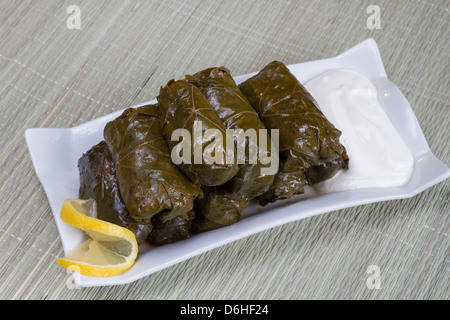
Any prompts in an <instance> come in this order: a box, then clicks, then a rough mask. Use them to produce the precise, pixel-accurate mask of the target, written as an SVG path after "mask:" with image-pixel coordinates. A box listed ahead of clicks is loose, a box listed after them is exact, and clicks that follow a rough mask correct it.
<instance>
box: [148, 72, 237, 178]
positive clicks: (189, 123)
mask: <svg viewBox="0 0 450 320" xmlns="http://www.w3.org/2000/svg"><path fill="white" fill-rule="evenodd" d="M157 99H158V109H159V114H160V116H161V122H162V134H163V136H164V137H165V139H166V141H167V144H168V145H169V148H170V149H171V150H174V148H176V147H177V145H179V143H178V141H172V134H173V133H174V132H175V130H179V129H185V130H187V131H188V133H189V136H190V138H191V139H192V140H193V143H190V141H185V140H184V138H183V140H182V142H188V143H189V148H187V149H188V150H184V149H183V152H182V153H183V157H187V159H186V161H183V162H180V163H178V164H177V165H178V167H179V168H180V169H181V170H182V171H183V172H184V173H185V174H186V176H188V177H189V178H190V179H191V180H192V181H193V182H194V183H195V184H197V185H202V186H218V185H222V184H224V183H225V182H227V181H229V180H230V179H231V178H232V177H234V176H235V175H236V173H237V171H238V170H239V167H238V165H237V164H236V163H227V162H226V148H225V145H224V143H223V140H222V141H220V140H217V136H205V137H204V136H202V135H203V133H205V134H206V133H207V132H210V131H213V132H218V133H219V134H220V136H221V137H222V138H223V137H225V135H226V132H225V131H226V128H225V125H224V124H223V122H222V121H221V120H220V118H219V116H218V115H217V113H216V111H215V110H214V108H213V107H212V106H211V105H210V103H209V102H208V100H207V99H206V97H205V96H204V95H203V94H202V92H201V91H200V90H199V89H198V88H197V87H195V86H194V85H192V84H190V83H187V82H186V81H184V80H178V81H174V80H170V81H169V82H168V83H167V85H166V86H165V87H162V88H161V89H160V92H159V95H158V97H157ZM199 135H200V136H199ZM180 143H181V142H180ZM216 143H217V144H216ZM211 145H215V148H214V151H213V152H211V154H213V153H214V156H215V157H217V159H218V161H211V162H210V163H208V162H207V161H204V160H203V158H202V156H204V155H205V151H206V150H207V148H208V147H210V146H211ZM198 155H199V156H200V158H199V160H198V158H197V156H198Z"/></svg>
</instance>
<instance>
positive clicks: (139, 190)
mask: <svg viewBox="0 0 450 320" xmlns="http://www.w3.org/2000/svg"><path fill="white" fill-rule="evenodd" d="M104 137H105V141H106V143H107V144H108V146H109V149H110V150H111V153H112V156H113V160H114V163H115V166H116V174H117V180H118V182H119V190H120V194H121V196H122V199H123V201H124V203H125V205H126V207H127V209H128V211H129V212H130V214H131V216H132V217H133V218H134V219H135V220H142V219H148V218H152V217H153V216H154V215H156V214H158V213H160V214H159V216H160V219H161V221H162V222H167V221H169V220H171V219H173V218H174V217H177V216H180V215H183V214H186V213H187V212H188V211H190V210H192V208H193V204H194V199H195V198H196V197H197V196H199V195H201V194H202V192H201V189H200V188H199V187H198V186H196V185H194V184H193V183H192V182H191V181H189V179H188V178H187V177H186V176H184V175H183V173H182V172H181V171H180V170H179V169H178V168H177V166H175V165H174V164H173V162H172V160H171V157H170V151H169V149H168V147H167V144H166V142H165V140H164V138H163V137H162V135H161V124H160V118H159V116H158V113H157V110H156V107H155V105H148V106H144V107H140V108H136V109H133V108H129V109H127V110H125V111H124V112H123V113H122V115H121V116H119V117H118V118H117V119H115V120H113V121H111V122H109V123H108V124H107V125H106V127H105V130H104Z"/></svg>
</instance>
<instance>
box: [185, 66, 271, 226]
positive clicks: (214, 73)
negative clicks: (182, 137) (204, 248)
mask: <svg viewBox="0 0 450 320" xmlns="http://www.w3.org/2000/svg"><path fill="white" fill-rule="evenodd" d="M186 81H187V82H189V83H191V84H193V85H195V86H196V87H197V88H199V89H200V91H201V92H202V93H203V94H204V96H205V97H206V98H207V99H208V101H209V103H210V104H211V106H212V107H213V108H214V110H215V111H216V112H217V114H218V115H219V118H220V120H222V122H223V123H224V124H225V127H226V128H227V129H241V130H242V132H244V131H247V130H249V129H252V130H254V132H255V133H256V134H258V133H259V132H260V129H262V130H264V132H265V133H267V131H266V130H265V126H264V124H263V123H262V122H261V120H260V118H259V115H258V114H257V113H256V111H255V110H253V108H252V107H251V106H250V104H249V102H248V100H247V98H246V97H245V96H244V95H243V94H242V92H241V91H240V90H239V88H238V86H237V85H236V82H235V81H234V79H233V77H232V76H231V74H230V72H229V70H228V69H226V68H224V67H220V68H208V69H205V70H203V71H200V72H198V73H196V74H194V75H187V76H186ZM247 132H249V131H247ZM227 138H229V137H227ZM233 138H234V142H235V144H236V146H238V144H239V143H241V145H240V147H241V148H243V150H246V153H245V163H244V164H243V165H242V166H240V169H239V171H238V173H237V174H236V175H235V176H234V177H233V178H232V179H231V180H230V181H228V182H227V183H225V184H224V185H222V186H219V187H214V188H210V189H209V190H208V191H207V192H205V193H206V194H205V197H204V198H203V199H199V200H198V204H196V206H195V208H196V219H195V220H194V222H193V229H194V232H199V231H206V230H210V229H215V228H217V227H220V226H225V225H230V224H232V223H235V222H237V221H239V220H240V216H241V213H242V211H244V209H245V208H246V207H247V206H248V203H249V201H250V200H252V199H254V198H256V197H257V196H260V195H261V194H263V193H265V192H266V191H268V190H269V188H270V186H271V185H272V183H273V180H274V176H275V173H276V171H278V166H276V170H275V172H273V173H272V174H267V173H264V172H263V170H261V169H262V168H263V167H267V164H264V165H263V164H262V163H261V162H260V161H256V162H255V163H250V161H249V156H250V153H249V150H251V149H252V148H253V150H255V151H256V154H258V153H259V151H260V150H259V148H258V141H257V139H241V140H240V141H241V142H240V141H239V140H238V139H236V137H233ZM266 142H267V144H268V147H269V148H268V149H270V137H268V140H267V141H266ZM267 152H269V151H268V150H266V153H267ZM277 152H278V151H277ZM236 160H237V159H235V161H236Z"/></svg>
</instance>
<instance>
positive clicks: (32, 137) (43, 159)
mask: <svg viewBox="0 0 450 320" xmlns="http://www.w3.org/2000/svg"><path fill="white" fill-rule="evenodd" d="M288 67H289V69H290V70H291V72H292V73H293V74H294V75H295V76H296V77H297V78H298V79H299V80H300V82H302V83H305V82H306V81H308V80H310V79H312V78H313V77H315V76H317V75H319V74H321V73H323V72H325V71H327V70H329V69H335V68H346V69H352V70H354V71H356V72H359V73H361V74H363V75H364V76H366V77H368V78H369V79H370V80H371V81H372V82H373V84H374V85H375V86H376V87H377V90H378V99H379V101H380V104H381V106H382V107H383V109H384V110H385V111H386V113H387V115H388V117H389V119H390V120H391V122H392V124H393V125H394V127H395V128H396V130H397V131H398V133H399V134H400V136H401V137H402V138H403V139H404V141H405V143H406V144H407V145H408V147H409V148H410V149H411V152H412V153H413V155H414V159H415V169H414V173H413V176H412V178H411V181H410V182H409V183H408V184H407V185H405V186H403V187H397V188H377V189H375V188H373V189H361V190H352V191H343V192H335V193H329V194H323V195H320V196H307V197H297V198H295V199H290V200H285V201H278V202H275V203H273V204H270V205H268V206H266V207H263V208H262V207H257V205H252V206H250V207H249V208H248V209H247V211H246V213H245V215H244V217H243V219H242V220H241V221H240V222H238V223H236V224H234V225H232V226H229V227H225V228H221V229H218V230H214V231H209V232H206V233H203V234H198V235H195V236H193V237H191V238H190V239H187V240H183V241H180V242H177V243H173V244H169V245H165V246H162V247H149V246H146V245H144V246H142V247H141V248H140V249H139V250H140V251H139V255H138V258H137V260H136V262H135V264H134V266H133V267H132V268H131V269H130V270H128V271H127V272H125V273H123V274H121V275H118V276H115V277H110V278H95V277H87V276H80V277H79V278H78V277H77V281H78V282H79V283H78V285H81V286H86V287H88V286H107V285H118V284H125V283H129V282H132V281H135V280H137V279H140V278H142V277H145V276H147V275H149V274H151V273H154V272H156V271H159V270H161V269H164V268H167V267H169V266H171V265H174V264H176V263H179V262H181V261H184V260H186V259H189V258H191V257H193V256H195V255H198V254H200V253H203V252H205V251H208V250H211V249H213V248H216V247H219V246H221V245H224V244H226V243H229V242H232V241H235V240H238V239H241V238H243V237H246V236H249V235H251V234H254V233H257V232H260V231H262V230H266V229H269V228H273V227H275V226H279V225H281V224H284V223H288V222H291V221H295V220H299V219H303V218H306V217H310V216H313V215H317V214H322V213H325V212H329V211H333V210H338V209H342V208H348V207H352V206H357V205H361V204H366V203H372V202H378V201H386V200H392V199H402V198H408V197H412V196H414V195H416V194H418V193H419V192H422V191H423V190H425V189H427V188H429V187H431V186H433V185H435V184H437V183H438V182H440V181H443V180H445V179H446V178H448V177H449V176H450V170H449V169H448V168H447V166H446V165H444V164H443V163H442V162H440V161H439V160H438V159H437V158H436V157H435V156H434V155H433V154H432V153H431V151H430V149H429V147H428V144H427V142H426V140H425V138H424V136H423V133H422V131H421V129H420V126H419V124H418V122H417V119H416V117H415V115H414V112H413V111H412V109H411V107H410V105H409V103H408V101H407V100H406V99H405V97H404V96H403V94H402V93H401V92H400V90H399V89H398V88H397V87H396V86H395V85H394V84H393V83H392V82H390V81H389V80H388V78H387V76H386V72H385V70H384V66H383V63H382V61H381V57H380V53H379V51H378V47H377V45H376V43H375V41H374V40H373V39H367V40H365V41H363V42H362V43H360V44H358V45H357V46H355V47H353V48H351V49H350V50H348V51H346V52H344V53H343V54H341V55H339V56H337V57H335V58H331V59H324V60H318V61H312V62H306V63H300V64H295V65H290V66H288ZM252 75H253V74H248V75H243V76H239V77H235V80H236V82H238V83H240V82H242V81H244V80H246V79H248V78H249V77H250V76H252ZM151 102H152V101H151ZM147 103H149V102H146V103H142V104H140V105H145V104H147ZM121 113H122V111H118V112H115V113H112V114H109V115H106V116H103V117H101V118H98V119H96V120H93V121H90V122H87V123H85V124H83V125H80V126H78V127H74V128H68V129H52V128H39V129H28V130H27V131H26V132H25V137H26V141H27V144H28V148H29V150H30V154H31V159H32V162H33V165H34V168H35V170H36V173H37V176H38V177H39V180H40V181H41V183H42V185H43V187H44V189H45V192H46V194H47V196H48V200H49V202H50V206H51V209H52V212H53V215H54V218H55V221H56V225H57V228H58V231H59V235H60V238H61V241H62V245H63V248H64V251H65V253H67V252H69V251H70V250H71V249H73V248H74V247H75V246H77V245H78V244H79V243H80V242H81V241H82V239H83V233H82V231H80V230H78V229H76V228H74V227H71V226H69V225H67V224H65V223H64V222H63V221H61V218H60V209H61V205H62V203H63V201H64V200H65V199H66V198H77V197H78V188H79V182H78V177H79V174H78V167H77V163H78V159H79V158H80V157H81V155H82V153H83V152H86V151H87V150H89V149H90V148H91V147H92V146H93V145H95V144H97V143H98V142H100V141H101V140H103V128H104V127H105V125H106V123H107V122H108V121H111V120H113V119H115V118H116V117H118V116H119V115H120V114H121ZM255 213H258V214H255Z"/></svg>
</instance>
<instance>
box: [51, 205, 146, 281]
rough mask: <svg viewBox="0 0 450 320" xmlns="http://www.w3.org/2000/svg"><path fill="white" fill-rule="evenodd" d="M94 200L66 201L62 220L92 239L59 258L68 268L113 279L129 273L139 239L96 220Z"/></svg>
mask: <svg viewBox="0 0 450 320" xmlns="http://www.w3.org/2000/svg"><path fill="white" fill-rule="evenodd" d="M96 216H97V208H96V202H95V200H93V199H90V200H80V199H66V200H65V201H64V203H63V206H62V208H61V219H62V220H63V221H64V222H65V223H67V224H69V225H71V226H74V227H77V228H80V229H82V230H83V231H84V232H85V233H86V234H87V236H88V237H89V239H88V240H86V241H85V242H83V243H82V244H81V245H79V246H78V247H76V248H75V249H74V250H73V251H71V252H70V253H68V254H67V255H66V256H65V257H64V258H56V261H57V262H58V264H59V265H60V266H62V267H64V268H67V269H70V270H72V271H76V272H79V273H81V274H84V275H87V276H93V277H111V276H115V275H118V274H121V273H123V272H125V271H126V270H128V269H129V268H130V267H131V266H132V265H133V264H134V261H135V259H136V257H137V253H138V244H137V242H136V237H135V235H134V233H133V232H131V231H130V230H128V229H126V228H123V227H120V226H118V225H115V224H112V223H109V222H106V221H103V220H100V219H97V218H96Z"/></svg>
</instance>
